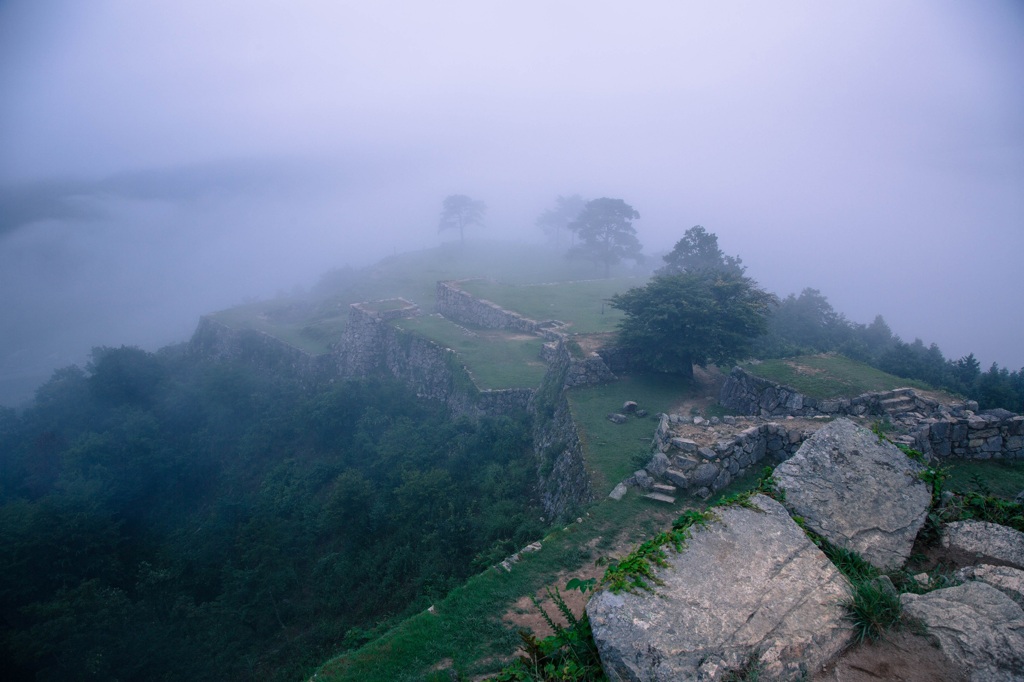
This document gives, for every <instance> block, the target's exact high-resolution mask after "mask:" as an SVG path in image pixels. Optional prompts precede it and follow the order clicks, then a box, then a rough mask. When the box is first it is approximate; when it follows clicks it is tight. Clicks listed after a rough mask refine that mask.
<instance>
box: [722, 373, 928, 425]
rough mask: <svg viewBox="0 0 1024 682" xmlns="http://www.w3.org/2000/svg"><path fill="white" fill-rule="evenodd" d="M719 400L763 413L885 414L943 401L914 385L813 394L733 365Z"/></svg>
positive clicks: (924, 409) (735, 407)
mask: <svg viewBox="0 0 1024 682" xmlns="http://www.w3.org/2000/svg"><path fill="white" fill-rule="evenodd" d="M718 402H719V403H720V404H721V405H722V406H723V407H725V408H726V409H729V410H735V411H736V412H740V413H741V414H749V415H757V416H761V417H788V416H792V417H815V416H819V415H828V416H832V417H839V416H852V417H860V416H864V415H875V416H883V415H886V414H889V415H892V414H901V413H906V412H918V413H920V414H922V415H926V414H931V413H933V412H934V411H935V410H937V409H938V408H939V403H938V402H937V401H935V400H932V399H930V398H926V397H924V396H921V395H918V393H917V392H916V391H914V389H912V388H897V389H894V390H892V391H885V392H881V393H864V394H863V395H859V396H857V397H856V398H812V397H810V396H807V395H804V394H802V393H800V392H799V391H797V390H796V389H795V388H792V387H790V386H786V385H784V384H779V383H776V382H774V381H771V380H770V379H764V378H762V377H758V376H754V375H753V374H750V373H748V372H746V371H744V370H743V369H742V368H740V367H735V368H733V370H732V372H731V373H730V374H729V376H728V378H727V379H726V380H725V383H724V384H723V385H722V390H721V393H720V394H719V398H718Z"/></svg>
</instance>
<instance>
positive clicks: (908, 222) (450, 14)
mask: <svg viewBox="0 0 1024 682" xmlns="http://www.w3.org/2000/svg"><path fill="white" fill-rule="evenodd" d="M1022 29H1024V6H1022V5H1020V4H1019V3H1016V2H1013V1H1012V0H1005V1H985V2H978V3H971V4H970V5H969V6H967V5H958V4H942V3H934V2H927V1H925V0H914V1H908V2H901V3H890V2H882V1H881V0H878V1H871V2H865V3H858V4H857V5H855V6H845V5H840V6H831V5H823V4H821V3H815V2H809V1H808V2H784V3H779V4H772V5H770V6H768V5H762V4H755V3H739V4H735V5H728V6H710V7H708V6H703V5H698V4H695V3H670V2H649V3H639V4H636V5H634V6H630V7H629V8H626V7H625V6H620V5H619V4H617V3H610V2H597V3H593V2H588V3H584V2H565V3H539V2H525V3H516V4H514V5H508V4H484V3H470V2H438V3H430V4H421V3H412V2H381V3H373V4H371V5H366V4H356V3H345V2H342V3H327V2H312V1H307V2H297V3H289V4H288V5H287V6H285V5H277V4H273V3H255V4H254V3H241V2H224V3H216V4H215V5H210V4H208V3H199V2H194V1H186V2H179V3H174V4H171V5H152V4H149V3H145V4H140V3H128V2H123V1H121V0H98V1H97V2H91V3H75V2H71V1H70V0H59V1H56V2H50V3H45V4H42V3H33V2H30V1H29V0H8V1H7V2H4V3H0V93H2V95H3V97H2V99H0V148H2V149H3V150H4V152H3V154H2V155H0V287H2V289H0V291H2V293H3V296H2V297H0V298H2V301H3V303H0V319H3V320H4V328H5V331H4V337H5V339H4V342H3V343H2V344H0V345H2V346H3V349H4V353H5V355H4V357H0V368H4V371H6V372H15V371H18V370H19V369H20V368H24V367H31V368H33V370H34V371H36V372H37V373H38V372H39V371H41V368H42V367H44V366H49V367H50V368H51V369H52V368H53V367H57V366H62V365H66V364H68V362H77V361H80V360H81V358H84V356H85V355H86V354H87V353H88V350H89V348H90V347H91V346H94V345H120V344H122V343H124V344H134V345H141V346H143V347H147V348H149V349H154V348H155V347H158V346H161V345H164V344H166V343H170V342H174V341H179V340H185V339H187V337H188V335H189V334H190V333H191V331H192V329H193V328H194V326H195V323H196V322H197V320H198V317H199V315H201V314H203V313H206V312H210V311H212V310H215V309H217V308H223V307H226V306H230V305H234V304H237V303H240V302H242V301H244V300H245V299H246V298H261V297H262V298H266V297H269V296H273V295H275V294H276V293H277V292H282V291H283V292H287V291H291V290H293V289H294V288H295V287H308V286H310V285H311V284H313V283H314V282H315V281H316V279H317V277H318V276H319V275H320V274H322V273H323V272H324V271H326V270H328V269H330V268H332V267H342V266H345V265H352V266H361V265H366V264H369V263H371V262H373V261H375V260H377V259H379V258H381V257H383V256H386V255H389V254H392V253H396V252H403V251H408V250H412V249H419V248H428V247H431V246H434V245H436V244H439V243H441V242H442V241H449V240H451V239H452V235H450V234H443V235H438V234H437V229H436V228H437V218H438V214H439V211H440V206H441V201H442V199H443V198H444V197H445V196H446V195H448V194H452V193H463V194H468V195H470V196H473V197H474V198H477V199H480V200H483V201H485V202H486V203H487V205H488V208H489V210H488V220H487V226H486V228H485V229H482V230H479V231H478V232H477V233H476V234H474V235H473V238H486V239H511V240H516V241H524V242H540V241H542V239H543V235H542V234H541V232H540V230H539V229H538V228H537V227H536V226H535V224H534V220H535V219H536V217H537V215H538V214H539V213H541V212H542V211H543V210H545V209H547V208H549V207H550V206H551V205H552V203H553V201H554V199H555V197H556V196H557V195H568V194H574V193H579V194H581V195H583V196H585V197H588V198H596V197H601V196H609V197H616V198H621V199H623V200H625V201H626V202H628V203H629V204H631V205H632V206H633V207H635V208H636V209H637V210H638V211H639V213H640V215H641V219H640V220H639V221H637V225H636V227H637V230H638V236H639V238H640V241H641V242H642V243H643V244H644V247H645V250H646V251H647V252H648V253H656V252H663V251H666V250H668V249H669V248H671V246H672V244H673V243H674V242H675V241H676V240H677V239H679V238H680V237H681V236H682V234H683V232H684V231H685V230H686V229H687V228H689V227H691V226H693V225H696V224H700V225H703V226H704V227H705V228H707V229H708V230H709V231H711V232H714V233H716V234H717V235H718V236H719V241H720V245H721V247H722V249H723V250H724V251H725V252H726V253H729V254H738V255H740V256H741V257H742V258H743V261H744V264H745V265H747V266H748V272H747V274H748V275H750V276H751V277H753V278H755V279H757V280H758V281H759V282H760V283H761V284H762V285H763V286H764V287H765V288H766V289H768V290H770V291H773V292H775V293H777V294H779V295H780V296H785V295H787V294H789V293H799V292H800V290H802V289H803V288H805V287H812V288H815V289H818V290H820V291H821V292H822V293H823V294H824V295H825V296H827V297H828V299H829V301H830V302H831V303H832V304H833V306H834V307H835V309H836V310H837V311H839V312H842V313H844V314H845V315H846V316H847V317H848V318H849V319H851V320H853V321H855V322H862V323H865V322H870V321H871V319H872V318H873V317H874V316H875V315H876V314H881V315H883V316H884V317H885V319H886V320H887V321H888V322H889V324H890V325H891V327H892V328H893V331H894V332H895V333H897V334H899V335H900V336H901V337H902V338H903V339H904V340H906V341H912V340H913V339H914V338H915V337H919V338H921V339H922V340H924V341H925V343H932V342H934V343H937V344H938V345H939V347H940V348H941V349H942V351H943V353H944V354H945V355H946V357H947V358H952V359H955V358H958V357H961V356H963V355H966V354H967V353H970V352H973V353H975V355H976V356H977V357H978V358H979V359H980V360H981V362H982V366H983V367H984V368H987V367H988V366H989V365H990V364H991V363H992V362H993V361H994V362H998V363H999V364H1000V365H1001V366H1003V367H1006V368H1008V369H1011V370H1016V369H1018V368H1021V367H1024V343H1021V342H1022V340H1024V322H1022V320H1021V318H1020V316H1019V315H1017V314H1015V313H1014V312H1013V310H1014V309H1013V305H1014V304H1015V303H1016V302H1017V300H1018V298H1019V291H1020V275H1019V265H1020V257H1021V254H1022V253H1024V72H1022V71H1021V69H1020V64H1022V63H1024V43H1022V42H1021V41H1020V39H1019V38H1020V35H1021V34H1022ZM0 403H3V401H2V400H0Z"/></svg>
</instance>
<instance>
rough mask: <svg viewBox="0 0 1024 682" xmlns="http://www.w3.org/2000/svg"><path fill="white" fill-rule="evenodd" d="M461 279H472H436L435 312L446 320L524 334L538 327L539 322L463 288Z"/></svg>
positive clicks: (531, 332)
mask: <svg viewBox="0 0 1024 682" xmlns="http://www.w3.org/2000/svg"><path fill="white" fill-rule="evenodd" d="M463 281H465V282H468V281H472V280H459V281H456V280H448V281H441V282H438V283H437V291H436V297H437V299H436V305H437V312H439V313H441V314H442V315H444V316H445V317H447V318H448V319H449V320H454V321H455V322H458V323H460V324H469V325H473V326H476V327H482V328H483V329H507V330H509V331H515V332H524V333H527V334H533V333H535V332H538V331H540V329H541V326H542V323H540V322H537V321H536V320H531V319H530V318H528V317H525V316H523V315H520V314H519V313H516V312H512V311H511V310H505V309H504V308H502V307H501V306H500V305H498V304H497V303H493V302H491V301H488V300H486V299H482V298H477V297H476V296H473V295H472V294H470V293H468V292H466V291H463V290H462V288H461V287H460V286H459V284H460V283H461V282H463Z"/></svg>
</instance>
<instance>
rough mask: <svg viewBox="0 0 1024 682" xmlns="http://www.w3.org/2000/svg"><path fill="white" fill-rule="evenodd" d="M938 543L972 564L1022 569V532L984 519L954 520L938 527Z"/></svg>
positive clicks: (1023, 549) (1023, 558)
mask: <svg viewBox="0 0 1024 682" xmlns="http://www.w3.org/2000/svg"><path fill="white" fill-rule="evenodd" d="M942 546H943V547H945V548H946V549H947V550H951V551H953V552H955V553H956V554H960V555H961V556H963V557H964V558H965V559H969V560H971V561H972V562H973V563H982V562H984V563H994V564H1002V565H1005V566H1013V567H1015V568H1020V569H1024V533H1021V532H1020V531H1019V530H1014V529H1013V528H1010V527H1008V526H1001V525H999V524H997V523H987V522H985V521H955V522H953V523H947V524H946V525H945V526H943V528H942Z"/></svg>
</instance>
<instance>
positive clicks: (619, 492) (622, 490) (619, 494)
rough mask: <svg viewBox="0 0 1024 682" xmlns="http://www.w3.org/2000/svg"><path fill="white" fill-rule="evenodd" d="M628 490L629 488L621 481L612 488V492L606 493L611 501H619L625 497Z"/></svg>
mask: <svg viewBox="0 0 1024 682" xmlns="http://www.w3.org/2000/svg"><path fill="white" fill-rule="evenodd" d="M628 490H629V486H627V485H626V482H625V481H622V482H621V483H619V484H618V485H617V486H615V487H614V488H612V491H611V492H610V493H608V497H610V498H612V499H613V500H621V499H622V498H623V497H625V496H626V492H627V491H628Z"/></svg>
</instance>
